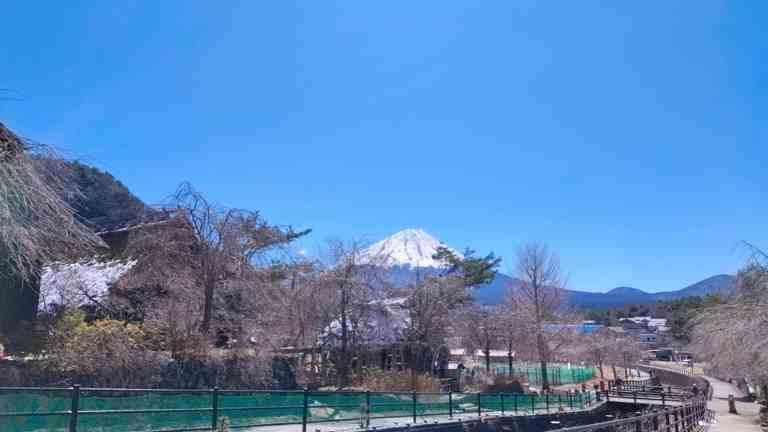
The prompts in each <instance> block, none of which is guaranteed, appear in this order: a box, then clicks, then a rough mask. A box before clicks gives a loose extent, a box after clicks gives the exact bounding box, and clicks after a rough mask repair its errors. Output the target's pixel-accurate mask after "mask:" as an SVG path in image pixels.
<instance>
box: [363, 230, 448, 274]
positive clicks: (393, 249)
mask: <svg viewBox="0 0 768 432" xmlns="http://www.w3.org/2000/svg"><path fill="white" fill-rule="evenodd" d="M439 247H445V248H448V246H447V245H446V244H445V243H443V242H441V241H440V240H438V239H436V238H434V237H432V236H431V235H429V234H428V233H427V232H426V231H424V230H422V229H418V228H407V229H404V230H402V231H399V232H397V233H395V234H393V235H391V236H389V237H387V238H385V239H384V240H382V241H380V242H378V243H374V244H373V245H371V246H370V247H368V248H366V249H365V250H364V251H363V252H362V256H363V261H367V262H370V263H373V262H374V261H378V262H379V263H380V264H381V265H384V266H386V267H398V266H402V267H412V268H433V269H441V268H443V267H444V264H443V263H441V262H440V261H437V260H435V259H434V258H432V256H433V255H435V253H437V249H438V248H439ZM448 249H450V248H448ZM451 251H453V252H454V253H456V254H458V252H456V251H455V250H453V249H451Z"/></svg>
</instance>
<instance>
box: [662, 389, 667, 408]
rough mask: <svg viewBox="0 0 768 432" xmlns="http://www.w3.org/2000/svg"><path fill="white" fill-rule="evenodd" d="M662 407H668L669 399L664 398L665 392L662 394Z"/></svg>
mask: <svg viewBox="0 0 768 432" xmlns="http://www.w3.org/2000/svg"><path fill="white" fill-rule="evenodd" d="M661 406H663V407H665V406H667V397H666V396H664V392H661Z"/></svg>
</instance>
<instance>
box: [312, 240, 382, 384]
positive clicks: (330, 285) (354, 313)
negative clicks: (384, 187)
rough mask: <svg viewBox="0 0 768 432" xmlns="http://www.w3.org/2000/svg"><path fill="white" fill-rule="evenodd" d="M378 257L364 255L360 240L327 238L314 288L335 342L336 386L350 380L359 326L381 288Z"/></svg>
mask: <svg viewBox="0 0 768 432" xmlns="http://www.w3.org/2000/svg"><path fill="white" fill-rule="evenodd" d="M377 259H378V257H369V256H366V255H364V248H363V247H362V244H361V243H360V242H353V243H350V244H345V243H343V242H341V241H331V242H330V243H329V246H328V262H327V263H326V266H325V268H324V269H323V270H322V271H321V272H320V274H319V275H318V278H317V280H316V288H317V289H318V291H319V292H321V293H323V295H324V296H325V300H324V304H325V306H326V319H324V320H321V322H325V323H328V327H327V331H328V335H327V337H330V338H331V339H332V341H333V342H334V343H335V345H336V347H335V352H334V357H335V359H334V360H335V361H334V363H335V366H336V373H337V374H338V386H339V387H340V388H344V387H347V386H349V384H350V375H351V363H352V357H353V355H354V353H356V352H358V350H359V347H360V346H361V345H362V343H363V342H364V341H365V337H364V332H363V327H364V326H365V325H366V324H367V322H368V320H369V312H370V311H371V308H372V306H373V305H372V301H373V300H375V299H376V298H378V297H380V296H381V295H382V294H383V292H384V290H385V286H384V277H383V273H382V267H381V266H378V265H376V264H377V263H376V262H375V260H377Z"/></svg>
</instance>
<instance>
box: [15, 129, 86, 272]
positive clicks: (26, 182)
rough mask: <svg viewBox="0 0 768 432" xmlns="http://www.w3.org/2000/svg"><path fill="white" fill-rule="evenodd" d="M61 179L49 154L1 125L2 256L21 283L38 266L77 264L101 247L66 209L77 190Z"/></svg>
mask: <svg viewBox="0 0 768 432" xmlns="http://www.w3.org/2000/svg"><path fill="white" fill-rule="evenodd" d="M43 158H45V159H47V160H46V161H45V163H43V162H42V160H43ZM65 173H66V170H64V169H63V161H61V159H59V158H58V157H57V156H56V155H54V154H53V153H52V152H50V150H49V149H48V148H46V147H45V146H42V145H39V144H34V143H30V142H28V141H25V140H22V139H21V138H19V137H18V136H17V135H16V134H14V133H13V132H11V131H10V130H9V129H7V128H6V127H5V126H4V125H3V124H2V123H0V256H2V257H3V261H4V262H3V263H2V264H3V265H4V266H6V267H7V268H10V270H11V272H15V273H16V274H18V275H19V276H20V277H21V278H22V279H23V280H25V281H28V280H30V279H31V278H33V277H35V276H36V275H37V274H38V272H39V269H40V266H41V264H42V263H46V262H51V261H57V260H64V259H73V258H78V257H81V256H83V254H85V253H89V252H91V251H92V250H93V249H94V248H95V247H96V246H97V245H99V244H101V241H100V240H99V239H98V237H96V236H95V235H94V234H93V233H92V232H91V231H90V230H88V229H87V228H86V227H85V226H84V225H83V224H81V223H80V222H78V221H77V218H76V217H75V212H74V210H73V209H72V208H71V207H70V206H69V205H68V204H67V201H66V199H65V198H66V197H67V196H68V195H76V194H77V193H78V190H77V188H76V187H75V186H74V185H73V184H72V183H71V182H68V181H67V178H66V175H65Z"/></svg>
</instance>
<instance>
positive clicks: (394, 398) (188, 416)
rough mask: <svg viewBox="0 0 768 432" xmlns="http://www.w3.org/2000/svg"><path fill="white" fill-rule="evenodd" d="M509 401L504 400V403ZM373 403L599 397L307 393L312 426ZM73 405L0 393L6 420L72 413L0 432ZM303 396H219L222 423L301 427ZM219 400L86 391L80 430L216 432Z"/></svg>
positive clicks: (543, 404) (45, 427) (24, 430)
mask: <svg viewBox="0 0 768 432" xmlns="http://www.w3.org/2000/svg"><path fill="white" fill-rule="evenodd" d="M502 398H503V400H502ZM367 400H369V401H370V404H371V406H370V408H369V410H370V416H371V418H374V419H375V418H385V417H405V418H409V419H410V418H412V417H413V414H414V408H415V411H416V416H417V417H425V416H436V415H447V414H448V413H453V414H454V415H462V414H467V415H477V413H478V404H479V406H480V411H481V412H500V411H502V410H503V411H505V412H507V413H511V412H513V411H515V410H516V411H517V412H518V413H532V412H544V411H546V410H547V408H549V410H550V411H554V410H557V409H558V408H559V406H566V407H569V406H572V407H573V408H580V407H583V406H586V405H587V403H588V402H589V401H594V394H590V395H589V396H587V395H585V394H573V395H571V396H570V398H569V396H568V395H550V396H549V403H547V397H546V396H535V395H522V394H519V395H513V394H504V395H503V396H502V395H500V394H482V395H477V394H451V395H450V396H449V395H448V394H418V395H416V403H415V406H414V399H413V394H412V393H370V394H368V395H366V394H365V393H341V392H339V393H323V394H317V393H308V394H307V406H308V410H307V421H308V422H309V423H318V422H330V421H360V420H361V418H363V416H364V415H365V414H366V410H367V409H366V401H367ZM70 406H71V392H70V391H68V390H56V391H29V392H23V393H19V392H12V393H3V390H2V389H0V413H44V412H56V411H62V412H65V413H63V414H60V415H55V416H29V415H27V416H15V417H0V431H3V432H5V431H8V432H33V431H34V432H38V431H39V432H42V431H51V432H65V431H67V428H68V425H69V415H68V414H67V413H66V412H67V411H68V410H69V408H70ZM303 406H304V394H303V393H301V392H255V391H253V392H247V391H237V392H231V391H221V392H219V418H223V417H227V418H228V419H229V423H230V425H231V426H233V427H238V426H239V427H245V426H248V425H254V426H256V425H267V424H291V423H294V424H295V423H301V422H302V418H303V414H304V413H303ZM150 409H152V410H154V409H165V410H174V409H183V410H188V409H191V410H199V411H192V412H173V411H171V412H155V413H104V412H103V411H112V410H150ZM211 417H212V393H211V392H195V393H184V392H183V391H179V392H162V393H148V392H139V393H127V392H124V391H123V392H121V391H82V392H81V395H80V415H79V418H78V430H80V431H89V432H91V431H93V432H128V431H150V430H166V429H181V428H194V427H203V428H204V427H210V425H211Z"/></svg>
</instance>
